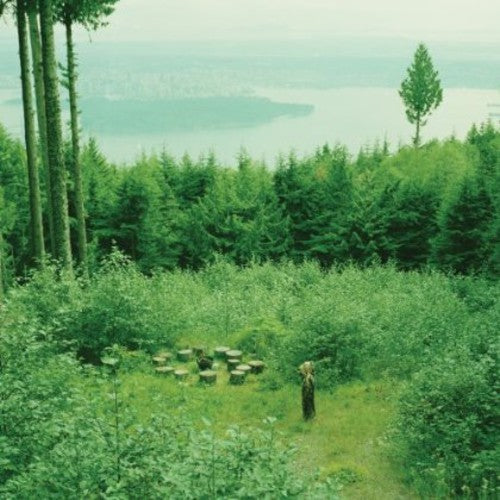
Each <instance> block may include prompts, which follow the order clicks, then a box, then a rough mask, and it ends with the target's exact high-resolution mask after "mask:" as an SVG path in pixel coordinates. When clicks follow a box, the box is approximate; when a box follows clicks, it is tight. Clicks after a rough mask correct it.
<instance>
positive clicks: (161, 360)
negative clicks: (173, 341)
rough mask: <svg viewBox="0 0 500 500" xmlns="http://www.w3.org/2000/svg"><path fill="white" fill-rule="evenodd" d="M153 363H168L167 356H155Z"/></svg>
mask: <svg viewBox="0 0 500 500" xmlns="http://www.w3.org/2000/svg"><path fill="white" fill-rule="evenodd" d="M153 364H155V365H156V366H163V365H166V364H167V358H165V357H164V356H153Z"/></svg>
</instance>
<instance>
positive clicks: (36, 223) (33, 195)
mask: <svg viewBox="0 0 500 500" xmlns="http://www.w3.org/2000/svg"><path fill="white" fill-rule="evenodd" d="M16 17H17V34H18V39H19V60H20V63H21V86H22V95H23V111H24V138H25V142H26V154H27V161H28V182H29V190H30V213H31V238H32V245H33V256H34V257H35V259H36V260H37V262H38V264H39V265H42V263H43V259H44V253H45V250H44V243H43V224H42V204H41V199H40V182H39V179H38V165H37V158H36V131H35V120H34V116H33V95H32V93H31V77H30V71H29V52H28V32H27V26H26V9H25V4H24V0H17V1H16Z"/></svg>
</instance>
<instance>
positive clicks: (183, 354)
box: [177, 349, 193, 362]
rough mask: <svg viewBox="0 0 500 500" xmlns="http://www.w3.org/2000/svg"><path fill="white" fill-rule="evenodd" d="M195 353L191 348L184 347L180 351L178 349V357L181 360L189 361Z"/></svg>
mask: <svg viewBox="0 0 500 500" xmlns="http://www.w3.org/2000/svg"><path fill="white" fill-rule="evenodd" d="M192 355H193V351H192V350H191V349H182V350H180V351H177V359H178V360H179V361H183V362H186V361H189V360H190V359H191V356H192Z"/></svg>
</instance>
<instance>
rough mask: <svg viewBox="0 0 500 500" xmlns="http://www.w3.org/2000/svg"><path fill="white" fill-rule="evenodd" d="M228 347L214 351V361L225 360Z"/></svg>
mask: <svg viewBox="0 0 500 500" xmlns="http://www.w3.org/2000/svg"><path fill="white" fill-rule="evenodd" d="M230 350H231V348H230V347H226V346H219V347H216V348H215V349H214V358H216V359H226V352H227V351H230Z"/></svg>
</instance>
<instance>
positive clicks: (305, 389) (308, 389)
mask: <svg viewBox="0 0 500 500" xmlns="http://www.w3.org/2000/svg"><path fill="white" fill-rule="evenodd" d="M299 372H300V375H301V377H302V416H303V417H304V420H311V419H313V418H314V417H315V416H316V408H315V406H314V366H313V364H312V362H311V361H305V362H304V363H302V364H301V365H300V367H299Z"/></svg>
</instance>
